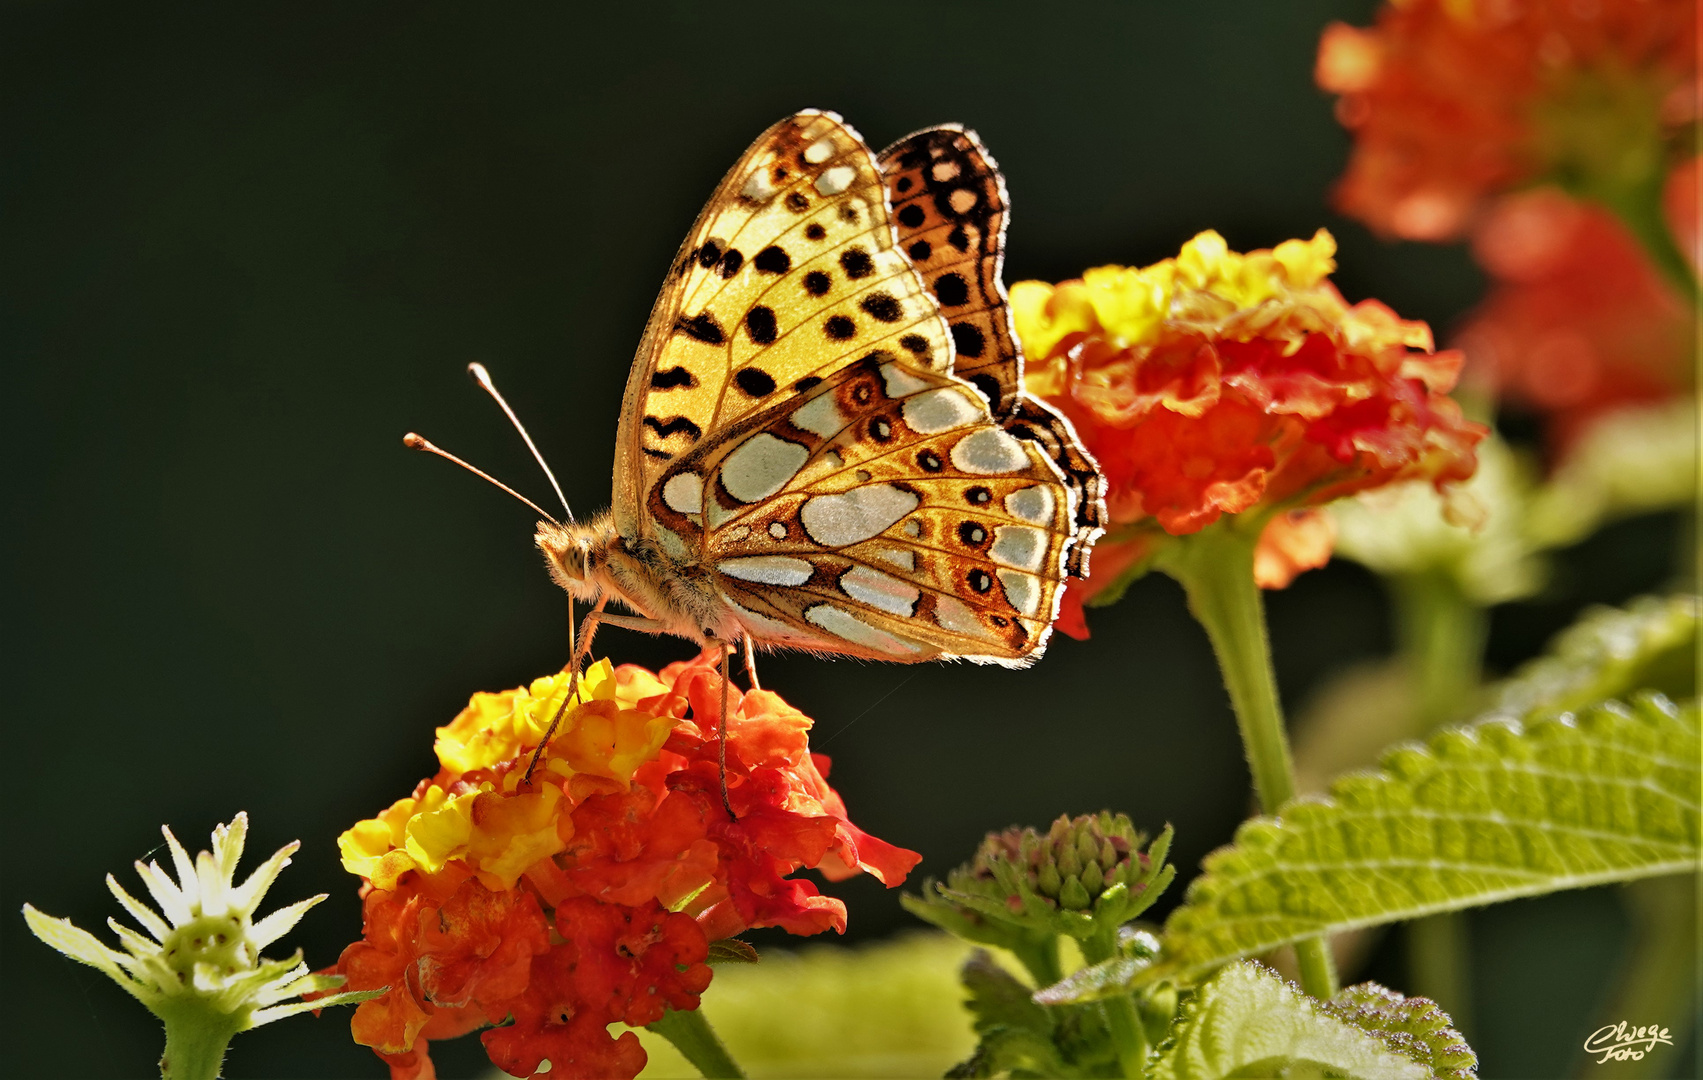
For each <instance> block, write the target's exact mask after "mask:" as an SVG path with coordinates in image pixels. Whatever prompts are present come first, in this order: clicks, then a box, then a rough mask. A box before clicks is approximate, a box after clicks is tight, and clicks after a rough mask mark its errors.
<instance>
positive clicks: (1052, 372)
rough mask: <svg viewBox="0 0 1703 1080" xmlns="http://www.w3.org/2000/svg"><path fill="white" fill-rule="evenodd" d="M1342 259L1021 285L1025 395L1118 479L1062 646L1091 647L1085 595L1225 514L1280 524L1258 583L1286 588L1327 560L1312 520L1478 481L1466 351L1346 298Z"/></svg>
mask: <svg viewBox="0 0 1703 1080" xmlns="http://www.w3.org/2000/svg"><path fill="white" fill-rule="evenodd" d="M1335 252H1336V242H1335V240H1334V239H1332V237H1331V236H1330V234H1329V233H1327V232H1325V231H1324V230H1320V231H1319V232H1318V233H1317V234H1316V235H1315V236H1314V237H1313V238H1312V239H1311V240H1290V241H1286V242H1285V243H1282V244H1279V245H1278V246H1277V247H1275V248H1273V249H1271V250H1269V251H1265V250H1262V251H1254V252H1249V253H1247V254H1239V253H1237V252H1234V251H1231V250H1229V248H1228V246H1227V245H1226V244H1225V242H1224V239H1223V238H1222V237H1221V236H1219V235H1218V234H1217V233H1215V232H1204V233H1201V234H1200V235H1199V236H1196V237H1195V238H1194V239H1193V240H1190V241H1189V242H1188V243H1187V244H1185V245H1184V246H1183V249H1182V252H1181V254H1179V255H1178V256H1177V257H1176V258H1174V259H1166V260H1164V261H1162V262H1159V263H1156V264H1154V265H1152V266H1148V267H1143V268H1139V269H1137V268H1129V267H1122V266H1102V267H1097V268H1095V269H1092V270H1089V271H1087V272H1086V273H1084V274H1083V275H1082V277H1081V279H1079V280H1075V281H1066V282H1063V283H1061V284H1059V285H1056V286H1055V285H1048V284H1046V283H1044V282H1037V281H1025V282H1019V283H1017V284H1016V285H1014V286H1012V289H1011V306H1012V311H1013V314H1014V317H1015V321H1016V326H1017V332H1018V335H1019V337H1021V339H1022V342H1023V346H1024V350H1025V351H1026V353H1027V354H1028V358H1029V360H1028V363H1029V366H1028V375H1027V383H1028V389H1029V391H1030V392H1031V393H1033V394H1035V395H1037V396H1039V397H1043V398H1045V399H1046V400H1047V401H1048V402H1050V403H1051V404H1053V405H1054V406H1056V407H1057V408H1059V409H1060V410H1061V411H1063V412H1064V413H1065V414H1066V415H1067V416H1068V417H1069V418H1070V419H1071V421H1072V422H1073V423H1074V424H1075V425H1076V430H1077V433H1078V434H1079V435H1080V436H1081V437H1082V440H1083V443H1084V445H1085V446H1086V447H1087V448H1088V450H1089V451H1090V452H1091V453H1093V455H1094V456H1095V458H1096V459H1097V460H1098V461H1099V463H1100V468H1101V471H1102V472H1103V473H1104V475H1105V478H1106V489H1107V490H1106V508H1107V512H1108V515H1109V517H1110V519H1111V528H1110V529H1109V535H1108V536H1107V537H1106V538H1105V539H1103V540H1101V542H1100V544H1099V545H1098V546H1097V547H1096V549H1095V552H1094V561H1093V564H1092V569H1093V575H1092V577H1091V578H1090V579H1089V580H1088V581H1087V582H1085V583H1081V584H1073V586H1072V588H1071V590H1070V592H1069V593H1067V594H1066V597H1065V603H1064V607H1063V609H1062V611H1061V614H1060V619H1059V623H1058V625H1059V628H1060V629H1061V630H1063V631H1065V632H1066V633H1070V634H1073V635H1075V636H1078V637H1083V636H1086V634H1087V628H1086V624H1085V622H1084V620H1083V617H1082V610H1081V605H1082V603H1083V601H1084V600H1085V599H1091V598H1093V597H1094V596H1095V595H1096V594H1102V593H1107V592H1108V590H1114V589H1115V588H1116V587H1118V586H1119V585H1120V583H1121V582H1124V581H1127V580H1128V578H1129V576H1130V575H1131V574H1132V573H1133V572H1134V571H1135V570H1136V569H1137V568H1139V567H1140V566H1141V565H1142V564H1143V563H1144V561H1145V560H1147V559H1148V558H1150V557H1151V556H1152V555H1153V554H1154V552H1155V551H1156V550H1157V549H1158V547H1159V545H1161V544H1162V543H1164V542H1165V541H1166V538H1167V537H1176V536H1184V535H1187V534H1190V533H1194V532H1198V531H1199V530H1201V529H1203V528H1205V527H1207V526H1209V525H1211V524H1213V523H1214V522H1216V521H1217V520H1218V519H1219V518H1220V516H1221V515H1224V514H1253V515H1256V517H1258V518H1261V519H1263V520H1264V521H1265V524H1264V525H1263V528H1264V530H1265V531H1264V533H1263V535H1262V543H1261V545H1260V548H1259V550H1258V552H1257V556H1256V562H1255V571H1256V575H1257V577H1258V579H1259V581H1260V584H1262V585H1264V586H1266V587H1268V588H1274V587H1281V586H1283V585H1286V584H1287V583H1288V582H1289V581H1290V580H1291V579H1292V578H1293V577H1294V575H1295V574H1296V573H1298V572H1300V571H1301V570H1303V569H1306V568H1309V567H1312V566H1319V565H1322V564H1323V563H1324V562H1325V561H1326V560H1328V559H1329V557H1330V551H1331V544H1332V538H1333V533H1332V531H1331V525H1330V522H1329V519H1328V518H1326V517H1324V516H1323V515H1321V514H1316V513H1314V512H1312V510H1313V508H1316V507H1319V506H1322V505H1323V504H1325V503H1328V502H1330V501H1332V500H1334V499H1337V498H1340V497H1342V496H1344V495H1349V494H1353V493H1355V492H1358V491H1363V490H1366V489H1369V488H1374V487H1379V486H1382V485H1384V484H1388V483H1392V482H1395V481H1399V480H1411V479H1424V480H1428V481H1430V482H1431V483H1432V484H1434V485H1436V486H1437V488H1438V490H1439V491H1446V485H1449V484H1451V483H1452V482H1454V481H1460V480H1465V479H1466V478H1468V477H1470V476H1471V475H1472V473H1473V469H1474V467H1475V459H1474V454H1473V448H1474V446H1475V445H1476V444H1477V442H1478V441H1479V440H1480V439H1481V438H1483V437H1484V435H1485V433H1486V429H1485V428H1484V427H1483V426H1481V425H1479V424H1476V423H1472V422H1471V421H1468V420H1466V419H1465V418H1464V417H1463V416H1462V413H1461V410H1460V408H1459V406H1458V405H1457V404H1456V403H1455V402H1454V401H1453V400H1451V399H1450V398H1448V397H1447V396H1446V395H1447V392H1448V391H1449V390H1450V389H1452V388H1453V386H1454V384H1455V380H1456V378H1457V376H1458V374H1459V370H1460V364H1461V356H1460V354H1459V353H1457V352H1441V353H1438V352H1433V351H1432V341H1431V331H1430V328H1429V327H1427V326H1426V325H1425V324H1424V323H1422V322H1413V321H1407V320H1403V319H1400V318H1398V317H1397V316H1396V314H1395V313H1394V312H1392V311H1391V310H1390V309H1389V308H1387V307H1385V306H1384V305H1383V304H1381V303H1378V302H1377V301H1373V300H1367V301H1362V302H1360V303H1358V304H1353V305H1350V304H1348V303H1347V302H1346V301H1344V300H1343V298H1342V296H1341V294H1340V293H1338V292H1337V290H1336V288H1335V286H1334V285H1332V284H1331V282H1330V281H1329V280H1328V275H1329V274H1330V273H1331V271H1332V270H1333V269H1335V262H1334V258H1333V257H1334V255H1335ZM1454 512H1455V513H1456V514H1457V516H1462V515H1469V514H1470V513H1471V512H1472V508H1471V507H1470V506H1468V505H1466V504H1461V505H1457V506H1455V507H1454Z"/></svg>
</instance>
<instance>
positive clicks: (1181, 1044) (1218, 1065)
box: [1148, 962, 1471, 1080]
mask: <svg viewBox="0 0 1703 1080" xmlns="http://www.w3.org/2000/svg"><path fill="white" fill-rule="evenodd" d="M1337 1013H1338V1010H1336V1009H1334V1008H1332V1007H1331V1006H1327V1005H1323V1004H1321V1003H1320V1002H1318V1001H1315V1000H1314V999H1312V998H1310V997H1308V996H1307V995H1306V994H1304V993H1302V992H1301V991H1300V990H1299V989H1297V988H1296V987H1294V986H1291V985H1290V984H1288V983H1286V982H1284V981H1283V980H1282V979H1280V978H1278V977H1277V976H1276V975H1274V974H1272V972H1271V971H1270V970H1269V969H1267V968H1264V967H1261V966H1260V965H1259V964H1256V963H1252V962H1244V963H1240V964H1234V965H1232V966H1230V967H1227V968H1225V969H1224V970H1223V971H1220V972H1219V973H1218V974H1217V975H1215V976H1213V977H1212V978H1211V979H1209V980H1208V981H1206V982H1204V983H1202V984H1201V985H1200V986H1199V987H1198V988H1197V989H1196V990H1195V992H1194V995H1193V996H1192V997H1191V998H1190V999H1189V1001H1188V1003H1187V1004H1186V1005H1184V1006H1183V1009H1182V1014H1181V1015H1180V1016H1179V1017H1178V1018H1177V1023H1176V1025H1175V1026H1174V1027H1172V1029H1171V1036H1170V1038H1168V1039H1166V1040H1165V1042H1163V1043H1162V1044H1160V1046H1159V1048H1158V1051H1157V1053H1156V1054H1155V1056H1154V1059H1153V1062H1152V1065H1151V1066H1150V1068H1149V1071H1148V1078H1149V1080H1217V1078H1220V1077H1231V1076H1268V1077H1271V1076H1285V1075H1308V1074H1312V1075H1317V1074H1318V1073H1319V1072H1324V1073H1327V1074H1329V1075H1332V1076H1351V1077H1357V1078H1360V1080H1429V1078H1430V1077H1431V1076H1432V1070H1431V1068H1430V1067H1429V1065H1428V1064H1426V1063H1425V1062H1423V1061H1421V1060H1415V1059H1414V1058H1412V1057H1409V1056H1407V1055H1406V1054H1404V1053H1398V1052H1397V1051H1395V1050H1393V1049H1392V1048H1391V1046H1390V1040H1389V1039H1388V1038H1386V1037H1384V1036H1383V1035H1382V1033H1381V1032H1380V1033H1374V1032H1372V1031H1368V1030H1367V1029H1366V1028H1365V1027H1364V1026H1362V1025H1361V1024H1359V1023H1356V1022H1353V1021H1351V1020H1349V1019H1346V1018H1344V1017H1342V1016H1340V1015H1338V1014H1337ZM1415 1042H1417V1040H1415ZM1465 1075H1467V1076H1470V1075H1471V1073H1470V1072H1468V1073H1467V1074H1465Z"/></svg>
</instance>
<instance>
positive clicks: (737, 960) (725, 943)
mask: <svg viewBox="0 0 1703 1080" xmlns="http://www.w3.org/2000/svg"><path fill="white" fill-rule="evenodd" d="M758 959H759V957H758V956H757V950H756V948H755V947H754V946H753V945H752V944H751V943H750V942H749V941H741V940H739V939H738V938H736V937H730V938H722V939H721V940H720V941H712V942H710V955H709V962H710V963H712V964H755V963H757V961H758Z"/></svg>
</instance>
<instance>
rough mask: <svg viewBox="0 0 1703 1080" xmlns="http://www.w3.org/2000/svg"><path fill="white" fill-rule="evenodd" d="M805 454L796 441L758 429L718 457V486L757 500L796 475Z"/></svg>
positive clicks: (747, 499) (736, 495)
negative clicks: (720, 460)
mask: <svg viewBox="0 0 1703 1080" xmlns="http://www.w3.org/2000/svg"><path fill="white" fill-rule="evenodd" d="M809 457H810V451H809V450H808V449H806V448H805V447H803V446H800V445H799V444H798V443H795V442H787V441H786V440H785V439H777V438H775V437H774V436H773V435H770V434H769V433H768V432H766V431H760V432H758V433H757V434H755V435H753V436H751V437H750V438H749V439H746V440H745V441H744V442H742V443H740V444H739V446H738V448H737V449H735V450H734V451H733V453H731V454H729V455H727V457H725V458H723V459H722V463H721V486H722V487H723V488H726V489H727V493H728V494H729V495H732V496H733V497H734V498H735V499H738V500H739V501H740V502H742V503H754V502H761V501H762V500H764V499H766V498H768V497H769V496H770V495H773V494H774V493H775V492H777V491H779V490H780V489H781V488H783V487H785V486H786V482H787V481H788V480H791V479H792V478H793V477H794V476H797V475H798V470H799V469H802V468H803V467H804V462H805V460H806V459H808V458H809ZM711 501H712V502H713V501H714V500H711Z"/></svg>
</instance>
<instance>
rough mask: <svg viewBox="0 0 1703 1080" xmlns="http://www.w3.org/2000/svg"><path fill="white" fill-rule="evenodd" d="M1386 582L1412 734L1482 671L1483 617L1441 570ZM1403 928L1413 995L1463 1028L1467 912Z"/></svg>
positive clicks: (1450, 706) (1440, 718)
mask: <svg viewBox="0 0 1703 1080" xmlns="http://www.w3.org/2000/svg"><path fill="white" fill-rule="evenodd" d="M1389 585H1390V588H1391V591H1392V592H1393V593H1394V599H1395V610H1396V620H1397V638H1398V639H1399V642H1400V647H1401V652H1402V655H1403V657H1404V659H1405V660H1406V662H1407V670H1408V677H1409V678H1410V679H1411V680H1412V684H1413V712H1412V715H1411V718H1410V721H1409V723H1410V725H1411V726H1410V728H1409V731H1408V734H1409V735H1411V736H1419V735H1423V734H1425V733H1426V732H1429V731H1431V730H1433V729H1434V728H1436V727H1438V726H1439V725H1441V724H1446V723H1449V722H1450V721H1452V720H1459V719H1461V718H1462V716H1463V715H1464V714H1465V713H1466V712H1467V711H1468V708H1469V706H1470V705H1471V704H1472V699H1473V695H1474V694H1475V693H1476V692H1477V690H1478V686H1479V682H1480V679H1481V677H1482V670H1483V656H1484V640H1485V635H1486V634H1487V633H1488V619H1487V617H1486V614H1485V611H1484V609H1483V608H1482V607H1480V606H1479V605H1477V604H1475V603H1474V602H1473V601H1472V599H1471V598H1469V597H1468V596H1467V595H1466V593H1464V592H1463V591H1462V590H1461V587H1460V582H1459V581H1458V580H1457V579H1456V578H1455V577H1454V575H1452V574H1450V573H1449V572H1447V571H1446V570H1432V571H1429V572H1421V573H1414V574H1402V575H1396V576H1392V577H1391V578H1390V579H1389ZM1406 934H1407V965H1408V975H1409V978H1411V979H1412V982H1413V993H1415V994H1418V995H1420V996H1422V997H1428V998H1430V999H1431V1000H1432V1001H1435V1002H1436V1003H1437V1004H1439V1005H1441V1006H1442V1007H1443V1011H1444V1012H1447V1013H1448V1014H1449V1016H1450V1018H1451V1019H1452V1020H1454V1023H1455V1028H1456V1030H1458V1031H1462V1032H1465V1031H1466V1030H1467V1028H1468V1027H1469V1026H1470V1023H1471V1016H1470V1014H1471V1011H1472V978H1471V971H1472V963H1471V959H1470V949H1469V940H1470V927H1469V923H1468V917H1467V916H1466V915H1465V914H1464V913H1461V912H1446V913H1444V914H1441V915H1431V916H1427V917H1426V918H1423V919H1415V920H1413V921H1412V922H1410V923H1408V924H1407V929H1406Z"/></svg>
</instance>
